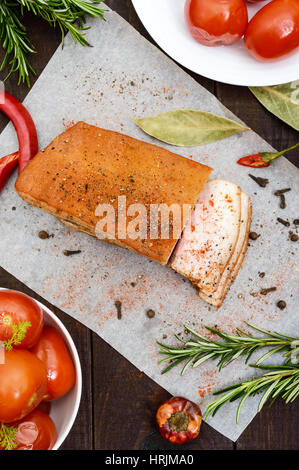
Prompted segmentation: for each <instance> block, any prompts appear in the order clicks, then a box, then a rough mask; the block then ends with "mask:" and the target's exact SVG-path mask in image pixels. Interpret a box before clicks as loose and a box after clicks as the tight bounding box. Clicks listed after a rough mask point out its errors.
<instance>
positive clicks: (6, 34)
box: [0, 1, 35, 86]
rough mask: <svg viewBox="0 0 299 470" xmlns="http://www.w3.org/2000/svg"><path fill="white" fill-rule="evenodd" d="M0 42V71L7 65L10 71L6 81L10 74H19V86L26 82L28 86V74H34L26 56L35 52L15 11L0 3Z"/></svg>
mask: <svg viewBox="0 0 299 470" xmlns="http://www.w3.org/2000/svg"><path fill="white" fill-rule="evenodd" d="M0 41H2V47H3V49H4V50H5V55H4V59H3V61H2V63H1V66H0V71H1V72H2V70H3V69H4V67H5V66H6V65H7V64H9V65H10V70H9V72H8V74H7V75H6V77H5V80H7V79H8V78H9V77H10V76H11V75H12V73H14V72H18V73H19V82H18V83H19V84H20V83H21V82H26V83H27V85H28V86H29V73H30V72H31V73H33V74H34V73H35V72H34V70H33V68H32V67H31V65H30V64H29V61H28V58H27V54H30V53H34V52H35V50H34V48H33V46H32V45H31V44H30V42H29V39H28V37H27V34H26V28H25V26H24V25H23V24H22V23H21V21H20V18H19V17H18V15H17V13H16V11H15V9H14V8H13V6H12V5H11V4H10V3H9V2H5V1H4V2H1V3H0Z"/></svg>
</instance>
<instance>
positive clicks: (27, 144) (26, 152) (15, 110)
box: [0, 90, 38, 190]
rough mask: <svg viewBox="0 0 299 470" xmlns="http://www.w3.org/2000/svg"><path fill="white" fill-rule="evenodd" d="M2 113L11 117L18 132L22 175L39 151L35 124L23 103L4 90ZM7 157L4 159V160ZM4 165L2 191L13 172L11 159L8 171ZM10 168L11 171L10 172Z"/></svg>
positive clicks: (1, 93) (0, 95)
mask: <svg viewBox="0 0 299 470" xmlns="http://www.w3.org/2000/svg"><path fill="white" fill-rule="evenodd" d="M0 111H2V112H3V113H4V114H6V116H7V117H9V119H10V120H11V122H12V123H13V125H14V128H15V130H16V132H17V136H18V141H19V152H18V154H19V173H21V171H22V170H23V169H24V168H25V166H26V165H27V163H28V162H29V160H31V159H32V158H33V157H34V156H35V155H36V154H37V151H38V140H37V133H36V129H35V125H34V122H33V120H32V118H31V116H30V114H29V112H28V111H27V109H26V108H25V107H24V106H23V105H22V103H20V101H18V100H17V99H16V98H14V97H13V96H12V95H10V94H9V93H6V92H5V91H3V90H0ZM7 157H9V156H7ZM7 157H4V159H5V158H7ZM2 163H3V164H2V171H1V174H0V190H1V189H2V188H3V186H4V184H5V183H6V181H7V179H8V177H9V176H10V174H11V172H12V169H11V161H9V159H8V161H7V162H6V163H7V165H9V167H8V170H7V171H4V166H5V162H2ZM3 165H4V166H3ZM15 165H16V163H15ZM9 168H10V169H11V171H10V172H9ZM5 178H6V179H5Z"/></svg>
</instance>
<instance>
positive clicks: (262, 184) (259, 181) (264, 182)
mask: <svg viewBox="0 0 299 470" xmlns="http://www.w3.org/2000/svg"><path fill="white" fill-rule="evenodd" d="M248 176H249V177H250V178H251V179H252V180H253V181H255V182H256V183H257V184H258V185H259V186H260V187H261V188H265V187H266V186H267V184H268V183H269V180H268V179H266V178H261V177H260V176H254V175H251V174H250V173H249V174H248Z"/></svg>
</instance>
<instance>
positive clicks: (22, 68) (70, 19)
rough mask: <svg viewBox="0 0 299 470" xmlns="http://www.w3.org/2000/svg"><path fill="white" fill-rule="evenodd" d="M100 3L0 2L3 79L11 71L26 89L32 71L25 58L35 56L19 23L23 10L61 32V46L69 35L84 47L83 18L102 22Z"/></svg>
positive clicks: (60, 0)
mask: <svg viewBox="0 0 299 470" xmlns="http://www.w3.org/2000/svg"><path fill="white" fill-rule="evenodd" d="M102 2H103V0H47V1H45V0H34V1H33V0H14V1H12V0H1V2H0V43H2V47H3V49H4V51H5V55H4V59H3V61H2V63H1V64H0V72H1V71H2V70H3V69H4V68H5V66H8V67H9V71H8V74H7V76H6V77H5V80H7V79H8V78H9V77H10V76H11V75H12V74H13V73H14V72H17V73H18V75H19V82H18V83H19V84H20V83H23V82H26V83H27V85H28V86H30V79H29V77H30V73H32V74H34V73H35V72H34V70H33V68H32V67H31V65H30V63H29V59H28V56H29V55H30V54H32V53H35V52H36V51H35V48H34V46H33V45H32V44H31V43H30V41H29V38H28V34H27V30H26V28H25V26H24V24H23V23H22V19H23V16H24V14H25V13H26V11H28V12H31V13H32V14H33V15H35V16H39V17H40V18H42V19H43V20H45V21H47V23H49V25H50V26H52V27H53V28H56V27H57V28H59V29H60V31H61V39H62V43H63V41H64V37H65V35H66V33H67V32H69V33H70V34H71V36H72V38H73V39H74V41H75V42H76V43H79V44H81V45H82V46H88V45H89V43H88V41H87V39H86V37H85V31H86V30H87V29H89V28H88V27H86V26H85V19H84V17H85V15H89V16H92V17H94V18H102V19H104V12H105V11H106V10H104V9H102V8H100V7H99V6H98V5H99V4H101V3H102Z"/></svg>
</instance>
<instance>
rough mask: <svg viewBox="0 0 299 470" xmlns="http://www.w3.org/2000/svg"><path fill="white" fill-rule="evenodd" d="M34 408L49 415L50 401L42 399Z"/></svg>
mask: <svg viewBox="0 0 299 470" xmlns="http://www.w3.org/2000/svg"><path fill="white" fill-rule="evenodd" d="M36 409H37V410H39V411H42V412H43V413H45V414H46V415H49V414H50V413H51V403H50V402H49V401H42V402H41V403H40V404H39V405H38V407H37V408H36Z"/></svg>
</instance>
